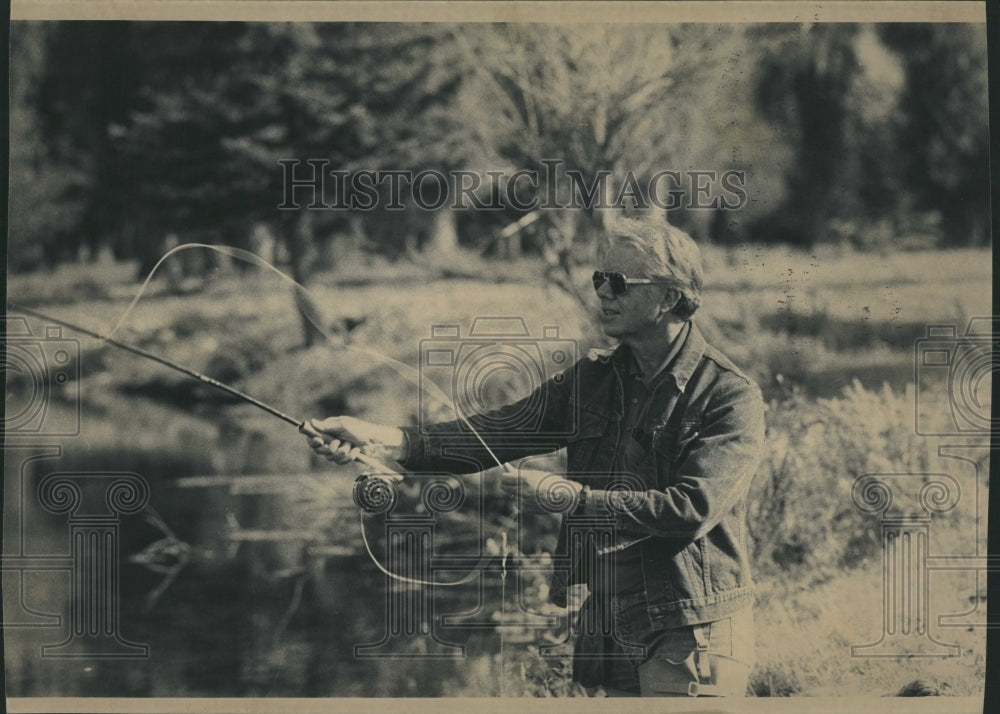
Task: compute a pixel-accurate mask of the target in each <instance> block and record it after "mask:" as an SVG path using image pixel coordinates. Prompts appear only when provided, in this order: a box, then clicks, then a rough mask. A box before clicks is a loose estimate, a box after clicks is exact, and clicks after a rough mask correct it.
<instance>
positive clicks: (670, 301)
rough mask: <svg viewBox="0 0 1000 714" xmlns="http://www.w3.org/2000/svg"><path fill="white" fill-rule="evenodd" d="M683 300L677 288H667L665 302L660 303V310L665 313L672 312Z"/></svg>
mask: <svg viewBox="0 0 1000 714" xmlns="http://www.w3.org/2000/svg"><path fill="white" fill-rule="evenodd" d="M680 300H681V291H680V290H677V289H675V288H667V291H666V292H665V293H664V294H663V300H661V301H660V308H662V310H663V312H665V313H667V312H672V311H673V309H674V308H675V307H677V303H679V302H680Z"/></svg>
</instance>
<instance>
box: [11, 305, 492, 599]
mask: <svg viewBox="0 0 1000 714" xmlns="http://www.w3.org/2000/svg"><path fill="white" fill-rule="evenodd" d="M7 309H8V310H13V311H15V312H20V313H24V314H25V315H31V316H32V317H36V318H38V319H40V320H47V321H49V322H52V323H55V324H57V325H61V326H62V327H65V328H67V329H69V330H73V331H74V332H78V333H80V334H83V335H87V336H88V337H93V338H94V339H97V340H102V341H104V342H107V343H108V344H110V345H113V346H114V347H117V348H119V349H121V350H124V351H126V352H130V353H132V354H134V355H138V356H140V357H145V358H146V359H149V360H152V361H154V362H157V363H159V364H162V365H164V366H165V367H169V368H171V369H173V370H176V371H178V372H181V373H182V374H185V375H187V376H189V377H192V378H194V379H197V380H199V381H201V382H203V383H205V384H208V385H210V386H212V387H215V388H216V389H220V390H222V391H223V392H226V393H227V394H231V395H232V396H234V397H236V398H237V399H239V400H241V401H243V402H246V403H247V404H252V405H253V406H255V407H257V408H258V409H262V410H264V411H265V412H267V413H268V414H271V415H272V416H275V417H277V418H278V419H281V420H282V421H284V422H286V423H288V424H291V425H292V426H294V427H296V428H297V429H298V430H299V431H300V432H301V433H303V434H308V435H310V436H318V437H320V438H322V439H324V440H326V441H327V442H329V441H330V440H332V437H330V436H329V435H328V434H323V433H321V432H319V431H317V430H316V429H314V428H313V427H312V426H310V425H309V423H308V422H306V421H305V420H303V419H296V418H295V417H293V416H290V415H288V414H286V413H284V412H283V411H281V410H279V409H276V408H275V407H272V406H271V405H270V404H267V403H265V402H262V401H261V400H259V399H257V398H255V397H252V396H250V395H249V394H246V393H245V392H242V391H240V390H239V389H236V388H235V387H232V386H230V385H228V384H225V383H223V382H220V381H219V380H217V379H215V378H213V377H209V376H208V375H206V374H202V373H201V372H197V371H195V370H193V369H191V368H190V367H185V366H184V365H182V364H178V363H177V362H174V361H172V360H169V359H167V358H165V357H161V356H160V355H157V354H153V353H152V352H149V351H147V350H144V349H142V348H141V347H136V346H135V345H130V344H128V343H126V342H121V341H120V340H116V339H114V338H111V337H106V336H104V335H102V334H100V333H99V332H95V331H93V330H90V329H87V328H86V327H82V326H80V325H77V324H75V323H72V322H67V321H66V320H62V319H59V318H57V317H52V316H51V315H47V314H45V313H43V312H40V311H38V310H34V309H32V308H27V307H24V306H22V305H17V304H15V303H10V302H9V303H7ZM353 458H354V459H355V460H356V461H359V462H361V463H363V464H365V465H366V466H368V467H370V468H371V469H373V470H374V471H373V472H371V473H362V474H360V475H359V476H358V477H357V479H356V480H355V482H354V488H353V491H352V497H353V499H354V503H355V505H357V506H358V508H360V509H361V510H362V511H366V512H368V513H385V512H386V511H389V510H391V509H392V508H393V507H394V506H395V505H396V488H395V486H396V484H397V483H400V482H401V481H403V480H404V476H403V474H401V473H400V472H399V471H398V470H397V469H394V468H390V467H389V466H387V465H386V464H384V463H382V462H381V461H379V460H378V459H376V458H374V457H372V456H369V455H368V454H364V453H361V451H360V450H359V451H358V453H357V454H356V455H355V456H354V457H353ZM494 458H496V457H494ZM497 463H500V462H499V460H498V461H497ZM502 466H503V468H504V469H505V470H507V469H508V467H507V465H506V464H502ZM361 536H362V539H363V540H364V544H365V550H367V551H368V555H369V556H370V557H371V559H372V561H373V562H374V563H375V565H376V566H377V567H378V569H379V570H381V571H382V572H383V573H385V574H386V575H388V576H390V577H392V578H394V579H396V580H399V581H402V582H408V583H414V584H418V585H435V586H456V585H464V584H465V583H467V582H470V581H471V580H472V579H473V578H475V577H476V576H478V575H479V566H480V565H482V563H483V562H485V561H486V560H488V559H489V557H488V556H485V555H484V556H483V557H482V558H480V562H479V563H477V564H476V567H475V568H473V570H472V571H471V572H470V573H469V574H468V575H467V576H466V577H463V578H461V579H459V580H455V581H447V582H438V581H425V580H420V579H417V578H408V577H406V576H402V575H398V574H396V573H393V572H391V571H389V570H388V569H386V568H385V567H384V566H383V565H382V564H381V563H380V562H379V561H378V558H376V557H375V554H374V553H373V552H372V549H371V546H370V544H369V543H368V536H367V535H366V533H365V529H364V520H363V516H362V522H361ZM503 544H504V548H503V550H504V553H503V573H502V575H503V577H504V579H506V567H507V534H506V533H504V534H503Z"/></svg>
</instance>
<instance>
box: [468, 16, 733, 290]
mask: <svg viewBox="0 0 1000 714" xmlns="http://www.w3.org/2000/svg"><path fill="white" fill-rule="evenodd" d="M737 38H738V33H737V32H736V31H734V30H732V29H730V28H725V27H711V26H702V25H650V26H629V27H621V26H617V27H616V26H603V27H599V26H576V25H574V26H565V27H554V26H546V25H519V24H518V25H514V24H512V25H490V26H474V27H466V26H463V27H460V28H457V29H456V31H455V39H456V42H457V43H458V44H459V46H460V47H461V48H462V50H463V52H464V54H465V58H466V60H465V65H466V66H467V67H468V70H469V72H470V73H471V74H472V79H471V80H470V81H468V82H466V83H465V84H464V85H463V90H462V92H461V94H460V103H459V111H460V113H461V115H462V116H463V117H464V118H465V119H466V121H467V123H468V126H469V129H470V131H471V134H472V141H473V142H474V144H473V148H474V150H475V153H474V157H475V158H476V160H477V163H478V164H480V165H486V166H496V167H497V168H502V169H506V170H507V172H508V175H510V174H511V173H512V172H513V171H516V170H518V169H527V170H537V171H539V177H540V181H539V185H538V186H537V188H536V189H534V190H533V191H532V192H531V195H524V196H522V198H521V200H522V201H525V202H527V201H529V200H530V199H531V198H537V199H539V201H541V202H546V197H547V196H549V195H551V192H555V193H556V194H557V195H558V197H559V198H558V201H559V202H564V203H571V202H572V201H573V199H574V196H575V197H576V203H577V208H576V209H575V210H574V209H572V208H571V209H568V210H551V211H549V210H547V211H545V212H544V214H545V215H544V220H540V221H537V222H536V223H535V225H534V226H533V229H534V230H535V231H536V233H535V235H536V238H537V240H539V241H540V243H541V244H542V249H543V254H544V255H545V256H546V260H547V263H548V266H549V274H550V277H551V278H552V279H553V280H555V281H556V282H557V284H560V285H562V286H563V287H564V288H565V289H566V290H568V291H570V292H571V293H572V294H574V295H576V296H577V297H578V298H579V299H581V300H584V297H583V296H582V295H581V294H580V293H579V292H578V290H577V288H576V284H575V281H574V280H573V278H572V272H573V270H574V268H575V267H576V266H578V265H580V264H581V263H586V262H589V261H591V260H592V259H593V255H594V251H595V250H596V249H597V247H598V246H597V238H598V236H600V235H601V234H602V233H601V230H600V229H601V228H602V227H604V226H605V225H606V223H607V221H608V220H609V219H610V218H611V217H612V216H613V215H614V213H615V210H616V209H615V208H614V207H615V206H616V205H617V204H618V200H617V199H618V195H619V193H620V192H621V191H622V190H623V188H625V187H626V181H627V180H628V177H629V176H633V177H635V178H636V179H637V180H638V182H639V184H640V187H641V185H642V184H643V183H644V182H646V181H648V180H649V179H650V178H651V177H652V176H653V175H655V174H656V172H658V171H660V170H663V169H683V168H687V167H689V166H693V165H694V164H696V163H697V161H698V157H699V156H701V157H702V158H704V156H705V148H706V147H708V146H709V144H710V143H711V141H710V137H709V136H708V135H707V133H705V131H706V129H707V128H708V127H707V126H706V123H705V122H704V121H702V120H701V117H700V113H701V107H702V106H703V105H704V104H705V103H706V102H707V101H708V100H709V99H710V98H711V97H712V96H713V94H714V93H716V92H717V91H718V90H719V87H720V84H721V83H722V82H723V80H722V79H721V76H722V74H723V73H722V71H721V70H720V68H721V66H722V65H723V63H724V62H725V61H726V59H727V58H728V57H729V56H730V55H731V53H732V51H733V49H734V47H735V41H736V40H737ZM708 153H709V154H711V153H712V151H711V148H709V151H708ZM546 161H555V162H558V166H557V167H556V171H555V174H554V176H555V180H554V181H553V182H551V183H550V182H549V181H548V178H547V176H548V175H549V173H551V172H550V171H547V170H546V169H545V168H544V166H545V162H546ZM590 191H593V194H592V196H590V197H589V199H588V198H587V197H585V196H584V195H583V194H586V193H589V192H590ZM649 208H652V206H649Z"/></svg>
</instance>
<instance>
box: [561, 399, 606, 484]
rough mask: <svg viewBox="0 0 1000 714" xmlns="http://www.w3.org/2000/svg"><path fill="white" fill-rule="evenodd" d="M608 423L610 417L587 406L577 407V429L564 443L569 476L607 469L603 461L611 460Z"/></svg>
mask: <svg viewBox="0 0 1000 714" xmlns="http://www.w3.org/2000/svg"><path fill="white" fill-rule="evenodd" d="M610 423H611V416H610V415H608V414H605V413H603V412H601V411H599V410H597V409H594V408H593V407H589V406H587V405H579V411H578V421H577V424H578V425H579V428H578V429H577V430H576V432H575V433H574V434H572V435H571V436H570V437H569V439H567V443H566V460H567V467H568V470H569V472H570V473H571V474H573V473H579V472H581V471H587V470H595V469H604V470H606V469H607V466H608V464H605V463H604V460H605V459H610V458H611V455H610V451H611V447H609V446H608V438H607V434H608V432H609V424H610Z"/></svg>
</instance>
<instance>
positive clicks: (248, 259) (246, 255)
mask: <svg viewBox="0 0 1000 714" xmlns="http://www.w3.org/2000/svg"><path fill="white" fill-rule="evenodd" d="M191 249H202V250H214V251H215V252H217V253H220V254H222V255H227V256H229V257H231V258H236V259H237V260H242V261H243V262H245V263H249V264H251V265H256V266H258V267H261V268H264V269H265V270H268V271H270V272H272V273H274V274H275V275H277V276H278V277H279V278H281V279H282V280H284V281H285V282H287V283H289V284H290V285H292V287H293V288H294V289H295V290H296V299H298V298H299V295H300V294H301V295H305V296H307V297H308V298H309V299H310V300H315V299H316V298H315V296H314V295H313V294H312V293H311V292H310V291H309V288H307V287H306V286H305V285H303V284H302V283H300V282H298V281H297V280H295V278H293V277H292V276H290V275H288V274H287V273H285V272H283V271H282V270H281V269H280V268H278V267H277V266H275V265H273V264H271V263H269V262H268V261H267V260H265V259H264V258H262V257H260V256H259V255H257V254H256V253H252V252H250V251H249V250H244V249H243V248H236V247H234V246H228V245H215V244H211V243H182V244H181V245H178V246H175V247H173V248H171V249H170V250H168V251H167V252H166V253H164V254H163V255H162V256H161V257H160V259H159V260H157V261H156V263H155V264H154V265H153V267H152V269H151V270H150V271H149V274H148V275H147V276H146V278H145V280H143V282H142V285H141V286H140V287H139V290H138V292H137V293H136V295H135V297H134V298H132V301H131V302H130V303H129V306H128V307H127V308H126V309H125V312H124V313H123V314H122V316H121V317H120V318H119V319H118V322H117V324H116V325H115V326H114V328H113V329H112V330H111V332H110V333H109V334H108V336H107V337H101V338H100V339H101V340H103V341H109V340H111V338H112V337H114V335H115V333H116V332H118V330H119V329H120V328H121V327H122V325H124V324H125V321H126V320H127V319H128V318H129V316H130V315H131V314H132V311H133V310H134V309H135V307H136V306H137V305H138V303H139V300H140V299H141V298H142V296H143V295H144V294H145V292H146V289H147V288H148V287H149V284H150V282H151V281H152V280H153V277H154V276H155V275H156V271H157V270H159V268H160V266H161V265H162V264H163V263H164V262H165V261H166V260H167V259H168V258H169V257H171V256H172V255H174V254H176V253H179V252H181V251H182V250H191ZM301 312H302V314H303V315H304V316H305V318H306V319H307V320H308V321H309V323H310V324H311V325H312V326H313V327H314V328H316V331H317V332H318V333H319V334H320V335H321V336H322V337H323V339H324V340H326V342H327V343H328V344H330V345H333V346H336V347H337V348H339V349H346V350H354V351H356V352H360V353H362V354H365V355H367V356H369V357H373V358H374V359H376V360H379V361H380V362H382V363H384V364H386V365H388V366H389V367H391V368H392V369H393V370H394V371H395V372H396V373H397V374H398V375H399V376H400V377H402V378H403V379H405V380H407V381H408V382H410V384H413V385H414V386H416V387H417V389H420V390H423V391H424V392H426V393H429V394H431V395H432V396H433V397H434V398H435V399H438V400H439V401H440V402H441V403H442V404H444V405H445V406H447V407H449V408H450V409H451V410H452V411H454V412H455V415H456V416H457V417H458V418H459V419H460V420H461V421H462V423H463V424H465V426H467V427H468V428H469V430H470V431H471V432H472V433H473V435H474V436H475V437H476V439H477V440H478V441H479V443H480V444H481V445H482V446H483V448H484V449H486V451H487V453H488V454H489V455H490V458H492V459H493V460H494V461H495V462H496V464H497V466H500V467H501V468H502V469H503V470H504V471H505V472H509V471H510V469H509V467H508V466H507V465H506V464H504V463H503V462H501V461H500V459H499V458H497V455H496V454H495V453H494V452H493V450H492V449H491V448H490V447H489V445H488V444H487V443H486V442H485V441H484V440H483V438H482V436H480V434H479V432H478V431H477V430H476V428H475V427H474V426H473V425H472V424H471V423H470V422H469V420H468V419H467V418H466V417H465V415H463V414H462V413H461V411H460V410H459V409H458V407H457V406H456V404H455V403H454V402H453V401H452V400H451V399H449V398H448V395H447V394H445V393H444V391H443V390H441V388H440V387H438V386H437V385H436V384H434V383H433V382H431V381H430V380H421V379H420V372H419V371H418V370H417V369H415V368H414V367H411V366H409V365H408V364H406V363H405V362H400V361H399V360H396V359H393V358H392V357H389V356H388V355H386V354H383V353H381V352H379V351H377V350H373V349H369V348H366V347H362V346H358V345H349V344H347V343H345V342H343V341H337V340H334V339H333V338H332V337H331V336H330V334H329V333H328V332H327V330H326V329H325V328H324V327H323V326H322V325H321V324H319V323H318V322H317V320H316V319H315V318H314V317H313V316H312V315H311V314H309V311H308V310H302V311H301ZM112 344H114V343H112ZM146 356H149V355H146ZM423 382H426V384H424V383H423Z"/></svg>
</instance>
